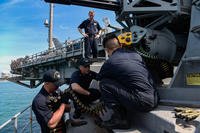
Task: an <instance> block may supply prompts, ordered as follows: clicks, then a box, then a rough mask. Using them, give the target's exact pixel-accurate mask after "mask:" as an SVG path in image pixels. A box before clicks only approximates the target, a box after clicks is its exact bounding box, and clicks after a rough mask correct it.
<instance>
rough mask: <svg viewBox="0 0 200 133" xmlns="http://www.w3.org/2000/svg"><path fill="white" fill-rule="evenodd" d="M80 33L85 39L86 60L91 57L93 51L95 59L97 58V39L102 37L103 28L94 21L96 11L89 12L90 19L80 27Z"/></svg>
mask: <svg viewBox="0 0 200 133" xmlns="http://www.w3.org/2000/svg"><path fill="white" fill-rule="evenodd" d="M82 29H84V30H85V32H83V31H82ZM78 30H79V32H80V33H81V34H82V35H83V37H85V58H90V57H91V49H92V55H93V58H97V39H98V38H99V37H100V35H101V27H100V25H99V23H98V22H97V21H96V20H94V11H89V18H88V19H86V20H84V21H83V22H82V23H81V24H80V25H79V26H78Z"/></svg>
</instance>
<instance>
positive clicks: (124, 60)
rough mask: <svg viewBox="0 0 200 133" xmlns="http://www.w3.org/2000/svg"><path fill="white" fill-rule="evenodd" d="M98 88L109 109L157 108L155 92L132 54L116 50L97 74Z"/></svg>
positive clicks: (146, 71)
mask: <svg viewBox="0 0 200 133" xmlns="http://www.w3.org/2000/svg"><path fill="white" fill-rule="evenodd" d="M99 79H100V80H101V82H100V89H101V93H102V98H103V100H104V102H105V104H106V105H107V106H108V107H109V106H110V107H111V105H112V104H113V103H114V104H120V105H122V106H124V107H125V108H126V109H127V110H139V111H150V110H152V109H153V108H154V107H155V106H156V105H157V91H156V89H155V86H154V82H153V80H152V77H151V75H150V73H149V71H148V70H147V68H146V65H145V63H144V62H143V60H142V57H141V56H140V55H139V54H138V53H137V52H136V51H129V50H126V49H122V48H118V49H117V50H115V51H114V52H113V54H112V55H111V56H110V58H109V59H108V60H107V61H106V62H105V63H104V64H103V66H102V68H101V70H100V72H99Z"/></svg>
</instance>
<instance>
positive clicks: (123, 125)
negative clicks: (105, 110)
mask: <svg viewBox="0 0 200 133" xmlns="http://www.w3.org/2000/svg"><path fill="white" fill-rule="evenodd" d="M112 109H113V114H112V116H111V119H110V120H108V121H103V122H102V123H101V127H104V128H106V129H129V128H130V123H129V122H128V120H127V116H126V111H125V109H124V108H123V107H121V106H119V105H114V106H112Z"/></svg>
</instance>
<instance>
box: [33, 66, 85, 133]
mask: <svg viewBox="0 0 200 133" xmlns="http://www.w3.org/2000/svg"><path fill="white" fill-rule="evenodd" d="M43 81H44V85H43V86H42V89H41V90H40V91H39V93H38V94H37V95H36V96H35V98H34V100H33V103H32V109H33V112H34V113H35V116H36V119H37V121H38V123H39V124H40V127H41V132H42V133H65V132H66V125H65V120H64V117H63V115H64V113H65V111H67V112H69V110H70V104H69V103H68V99H69V98H68V95H67V94H65V93H62V92H61V90H60V89H59V86H61V85H62V84H64V83H65V81H64V79H63V78H61V75H60V73H59V72H58V71H56V70H48V71H47V72H45V74H44V76H43ZM70 123H71V125H72V126H81V125H84V124H86V121H78V120H76V121H75V120H70Z"/></svg>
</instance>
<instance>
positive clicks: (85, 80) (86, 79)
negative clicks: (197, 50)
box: [70, 70, 101, 118]
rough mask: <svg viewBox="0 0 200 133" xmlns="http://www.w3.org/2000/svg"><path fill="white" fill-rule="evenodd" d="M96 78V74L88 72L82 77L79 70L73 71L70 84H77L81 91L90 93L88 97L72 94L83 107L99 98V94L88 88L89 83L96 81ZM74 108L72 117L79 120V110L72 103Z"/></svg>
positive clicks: (95, 90)
mask: <svg viewBox="0 0 200 133" xmlns="http://www.w3.org/2000/svg"><path fill="white" fill-rule="evenodd" d="M96 77H97V73H96V72H93V71H90V72H89V73H88V74H85V75H83V74H82V73H81V72H80V70H78V71H75V72H74V73H73V74H72V76H71V82H70V84H72V83H77V84H79V85H80V86H81V87H82V88H83V89H85V90H87V91H89V92H90V95H89V96H86V95H82V94H79V93H76V92H74V93H75V94H76V95H77V97H78V98H79V99H80V101H81V102H83V104H85V105H88V104H90V103H92V102H93V101H95V100H97V99H99V98H100V95H101V94H100V92H99V91H98V90H97V89H92V88H89V86H90V83H91V81H92V80H93V79H96ZM74 106H75V115H74V116H75V118H79V117H80V116H81V110H80V108H79V107H78V105H77V104H76V103H75V102H74Z"/></svg>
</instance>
